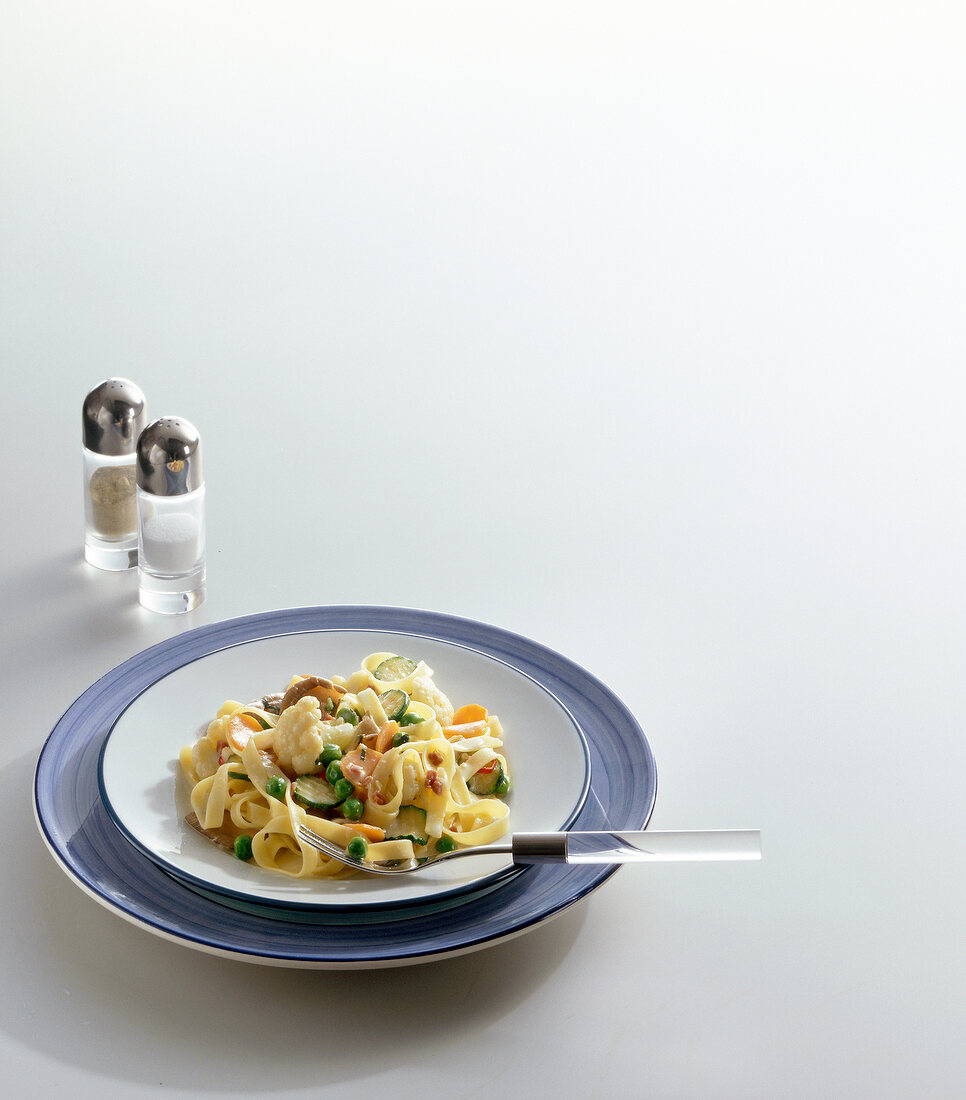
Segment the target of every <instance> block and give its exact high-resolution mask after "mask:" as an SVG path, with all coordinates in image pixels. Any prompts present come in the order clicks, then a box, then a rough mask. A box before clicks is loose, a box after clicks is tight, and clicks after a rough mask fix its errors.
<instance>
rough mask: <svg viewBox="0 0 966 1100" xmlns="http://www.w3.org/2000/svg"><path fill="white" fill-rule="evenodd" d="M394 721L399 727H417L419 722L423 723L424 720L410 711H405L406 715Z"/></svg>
mask: <svg viewBox="0 0 966 1100" xmlns="http://www.w3.org/2000/svg"><path fill="white" fill-rule="evenodd" d="M396 721H397V722H398V723H399V724H400V725H401V726H415V725H418V724H419V723H420V722H425V721H426V719H425V718H421V717H420V716H419V715H418V714H413V713H412V711H408V710H407V711H406V713H405V714H403V715H401V716H400V717H399V718H397V719H396Z"/></svg>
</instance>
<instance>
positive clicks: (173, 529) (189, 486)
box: [137, 416, 205, 615]
mask: <svg viewBox="0 0 966 1100" xmlns="http://www.w3.org/2000/svg"><path fill="white" fill-rule="evenodd" d="M137 499H138V599H139V600H140V602H141V604H142V605H143V606H144V607H146V608H148V609H149V610H150V611H157V612H160V613H161V614H163V615H173V614H176V613H177V612H179V611H191V610H193V609H194V608H196V607H197V606H198V605H199V604H200V603H201V602H202V600H204V598H205V479H204V469H203V466H202V461H201V438H200V436H199V435H198V432H197V430H196V429H195V427H194V426H193V425H192V424H189V423H188V421H187V420H182V419H181V418H180V417H177V416H163V417H161V419H160V420H154V421H152V422H151V423H150V424H149V425H148V426H147V427H146V428H145V429H144V431H143V432H142V433H141V435H140V438H139V439H138V444H137Z"/></svg>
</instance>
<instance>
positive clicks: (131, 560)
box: [82, 378, 147, 571]
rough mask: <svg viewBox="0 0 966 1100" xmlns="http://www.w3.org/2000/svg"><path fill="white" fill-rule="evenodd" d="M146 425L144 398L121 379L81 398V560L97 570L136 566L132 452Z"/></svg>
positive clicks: (135, 500)
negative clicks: (82, 479)
mask: <svg viewBox="0 0 966 1100" xmlns="http://www.w3.org/2000/svg"><path fill="white" fill-rule="evenodd" d="M146 421H147V407H146V405H145V401H144V394H143V393H142V392H141V391H140V389H138V387H137V386H136V385H135V384H134V383H133V382H129V381H128V380H127V379H126V378H108V379H106V380H105V381H103V382H101V383H100V384H99V385H97V386H95V387H94V389H92V390H91V392H90V393H89V394H88V395H87V397H85V398H84V406H83V410H82V429H83V444H84V445H83V455H84V559H85V560H86V561H87V562H89V563H90V564H91V565H93V566H95V567H96V568H98V569H109V570H113V571H120V570H124V569H132V568H133V567H134V566H135V565H137V552H138V517H137V489H136V486H135V476H134V461H135V455H134V452H135V448H136V446H137V440H138V436H139V435H140V434H141V431H142V429H143V428H144V425H145V423H146Z"/></svg>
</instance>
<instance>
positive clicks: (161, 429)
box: [137, 416, 205, 497]
mask: <svg viewBox="0 0 966 1100" xmlns="http://www.w3.org/2000/svg"><path fill="white" fill-rule="evenodd" d="M137 478H138V487H139V488H141V489H144V490H145V491H146V492H148V493H154V495H155V496H158V497H176V496H182V495H183V494H185V493H191V492H193V491H194V490H195V489H200V488H201V486H202V485H204V483H205V474H204V468H203V466H202V462H201V436H200V435H198V430H197V429H196V428H195V426H194V425H193V424H190V423H189V422H188V421H187V420H182V419H181V417H179V416H162V417H161V419H160V420H152V421H151V423H150V424H149V425H148V426H147V427H146V428H145V429H144V431H143V432H141V436H140V438H139V439H138V444H137Z"/></svg>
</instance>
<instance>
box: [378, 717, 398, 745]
mask: <svg viewBox="0 0 966 1100" xmlns="http://www.w3.org/2000/svg"><path fill="white" fill-rule="evenodd" d="M398 732H399V723H398V722H393V721H389V722H387V723H386V724H385V725H384V726H383V727H382V728H381V729H380V730H379V735H378V736H377V737H376V743H375V750H376V752H388V751H389V750H390V749H391V748H392V739H393V738H394V737H395V736H396V734H397V733H398Z"/></svg>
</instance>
